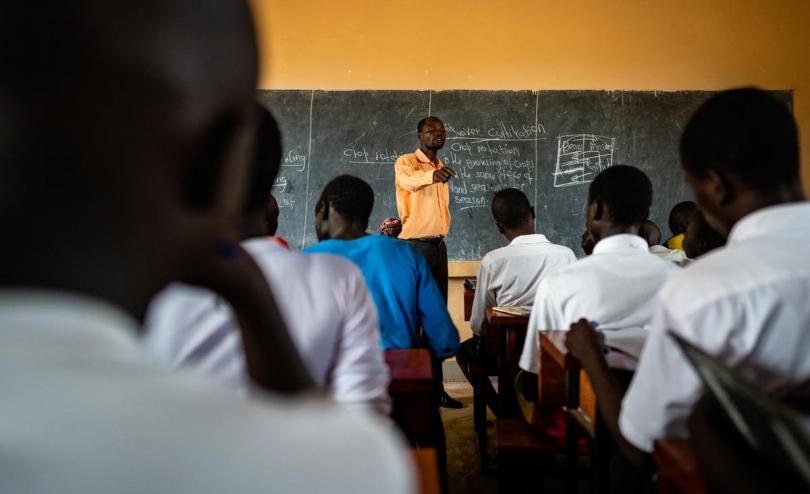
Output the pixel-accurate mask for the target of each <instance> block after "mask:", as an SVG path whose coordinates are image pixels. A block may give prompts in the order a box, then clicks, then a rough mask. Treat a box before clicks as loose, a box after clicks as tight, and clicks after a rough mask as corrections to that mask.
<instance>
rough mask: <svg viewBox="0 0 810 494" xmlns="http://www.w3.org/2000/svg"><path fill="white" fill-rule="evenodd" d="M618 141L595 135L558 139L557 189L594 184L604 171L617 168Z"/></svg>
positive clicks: (565, 136) (555, 172)
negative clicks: (616, 143)
mask: <svg viewBox="0 0 810 494" xmlns="http://www.w3.org/2000/svg"><path fill="white" fill-rule="evenodd" d="M615 142H616V139H615V138H613V137H604V136H598V135H594V134H571V135H564V136H560V137H558V138H557V167H556V169H555V170H554V187H570V186H572V185H581V184H587V183H589V182H592V181H593V179H594V177H596V175H597V174H598V173H599V172H601V171H602V170H604V169H606V168H608V167H609V166H611V165H613V147H614V144H615Z"/></svg>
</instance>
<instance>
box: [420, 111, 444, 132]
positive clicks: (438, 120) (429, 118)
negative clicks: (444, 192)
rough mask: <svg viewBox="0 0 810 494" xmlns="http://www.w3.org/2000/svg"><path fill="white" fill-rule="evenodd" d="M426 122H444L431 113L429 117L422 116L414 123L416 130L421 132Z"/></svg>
mask: <svg viewBox="0 0 810 494" xmlns="http://www.w3.org/2000/svg"><path fill="white" fill-rule="evenodd" d="M428 122H439V123H441V124H443V123H444V122H442V119H441V118H439V117H434V116H433V115H431V116H429V117H425V118H423V119H422V120H420V121H419V123H418V124H416V132H422V129H423V128H424V127H425V125H427V124H428Z"/></svg>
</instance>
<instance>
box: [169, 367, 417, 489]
mask: <svg viewBox="0 0 810 494" xmlns="http://www.w3.org/2000/svg"><path fill="white" fill-rule="evenodd" d="M165 379H166V380H167V381H168V382H167V386H165V389H166V390H167V392H166V393H164V394H163V396H162V401H163V402H164V403H165V404H166V406H165V407H158V409H161V410H163V411H164V413H165V414H166V415H174V414H177V415H175V416H174V417H166V420H164V421H169V422H174V421H175V420H176V419H177V418H178V416H179V415H181V414H183V412H182V411H183V410H185V411H186V412H187V413H191V414H194V415H195V416H199V417H200V420H194V421H183V422H185V423H186V425H183V426H180V427H172V429H173V430H176V431H177V429H184V430H183V431H182V434H184V435H186V436H187V437H188V438H195V437H197V436H198V437H199V438H206V439H205V441H210V440H211V438H212V437H214V438H216V437H219V439H221V440H222V441H223V444H227V445H229V446H228V448H229V451H226V452H222V451H220V452H217V453H212V454H213V455H214V456H217V455H222V456H231V457H232V458H231V459H230V460H229V462H230V463H231V464H236V465H241V467H243V468H246V469H247V468H250V469H251V470H252V469H254V468H255V467H256V466H259V465H261V464H262V463H265V462H264V461H263V460H261V458H266V456H267V453H268V450H269V451H272V450H274V449H275V450H276V451H278V453H279V454H283V455H284V457H285V458H287V460H288V461H289V462H292V463H293V464H295V465H297V466H298V467H302V468H294V469H293V470H294V471H297V472H303V471H304V470H306V469H305V468H303V467H304V466H306V465H308V464H310V463H311V461H312V460H313V458H317V457H318V456H320V457H321V460H322V461H325V462H330V464H332V465H334V464H335V462H336V463H338V464H340V467H339V469H340V471H346V473H347V475H348V474H349V473H351V474H352V475H364V474H363V473H362V472H361V471H360V470H361V469H364V468H367V467H368V466H369V462H371V463H373V464H374V468H375V469H376V470H378V471H379V472H385V475H394V477H395V478H394V479H391V480H386V479H383V477H384V475H382V474H380V475H374V474H365V479H364V481H365V482H368V481H373V482H375V483H376V484H377V485H378V487H380V488H383V487H389V488H390V487H392V486H393V487H395V488H396V490H395V491H396V492H406V491H405V490H404V488H403V486H409V485H410V482H411V480H410V478H409V475H408V468H407V465H408V459H407V458H406V457H405V455H404V452H405V451H406V449H405V447H404V445H403V444H402V443H401V441H400V440H399V439H398V438H397V437H396V436H395V435H394V434H392V433H391V431H390V430H389V429H388V428H387V427H386V426H385V425H384V424H381V423H380V422H379V421H378V420H376V419H374V418H373V417H369V416H366V415H364V414H356V413H354V412H351V411H348V410H344V409H341V408H340V407H338V406H335V405H333V404H331V403H329V402H327V401H325V400H323V399H319V398H302V399H281V398H276V397H264V398H262V399H253V398H249V399H244V397H240V396H238V395H236V394H234V393H232V392H231V390H227V389H225V388H221V387H218V386H214V385H211V384H209V383H208V382H202V381H203V380H204V378H202V377H201V376H197V375H189V374H188V373H186V375H184V376H182V375H181V376H166V378H165ZM167 410H168V412H166V411H167ZM200 414H202V415H200ZM315 426H317V427H315ZM196 429H205V430H196ZM195 430H196V431H195ZM177 432H180V431H177ZM177 435H178V436H179V435H180V434H177ZM192 440H193V442H199V441H198V439H192ZM313 442H317V443H318V444H319V445H320V447H319V448H317V450H318V451H315V452H313V450H312V448H311V447H308V446H307V445H311V444H313ZM214 449H216V448H214ZM223 453H229V454H223ZM312 455H314V456H312ZM271 456H272V454H271ZM251 457H255V458H251ZM336 458H340V459H336ZM244 462H247V463H244ZM350 463H358V464H357V465H354V466H353V465H351V464H350ZM402 465H405V467H404V468H403V466H402ZM266 468H267V465H266V464H265V469H266ZM269 468H270V469H271V470H272V469H274V468H275V467H274V466H271V467H269ZM343 469H346V470H343ZM243 472H244V473H246V474H249V475H256V473H257V472H256V471H249V472H248V471H246V470H243ZM274 473H275V475H276V476H277V477H284V476H285V475H296V474H294V473H289V472H287V473H286V474H285V473H284V472H283V471H282V470H279V469H276V471H275V472H274ZM268 476H271V477H272V475H268ZM288 478H289V480H290V481H293V482H294V483H296V484H298V485H309V486H310V487H311V488H313V489H315V491H320V492H324V491H325V490H326V489H327V487H328V486H326V485H323V486H320V487H319V483H320V482H321V480H317V479H316V480H314V481H312V482H311V483H308V481H307V480H306V479H304V478H303V477H302V478H298V479H292V478H290V477H288ZM275 480H278V478H276V479H275ZM346 482H347V483H348V484H351V485H353V484H357V483H359V482H360V481H359V480H358V481H355V480H350V479H346ZM321 487H322V488H323V490H321ZM356 487H357V488H358V490H361V487H360V486H359V485H358V486H356ZM380 492H382V491H380Z"/></svg>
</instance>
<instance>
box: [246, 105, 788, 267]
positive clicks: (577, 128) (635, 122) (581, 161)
mask: <svg viewBox="0 0 810 494" xmlns="http://www.w3.org/2000/svg"><path fill="white" fill-rule="evenodd" d="M712 94H714V93H712V92H707V91H678V92H651V91H650V92H642V91H465V90H453V91H436V92H433V91H298V90H269V91H267V90H263V91H259V99H260V101H262V102H263V103H264V104H265V105H266V106H267V107H268V108H270V110H271V111H272V112H273V114H274V115H275V116H276V118H277V119H278V120H279V123H280V126H281V129H282V133H283V135H284V155H283V163H282V165H283V166H282V169H281V173H280V174H279V177H278V179H277V180H276V183H275V184H274V186H273V193H274V195H275V196H276V198H277V199H278V202H279V207H280V209H281V217H280V219H279V224H280V226H279V234H280V235H282V236H284V237H285V238H287V240H288V241H289V242H290V243H291V245H295V246H297V247H304V246H306V245H311V244H312V243H314V242H315V241H316V239H315V232H314V228H313V224H314V219H313V216H314V208H315V203H316V201H317V199H318V196H319V195H320V193H321V190H322V189H323V187H324V186H325V185H326V183H327V182H329V181H330V180H331V179H332V178H334V177H335V176H337V175H340V174H344V173H348V174H351V175H355V176H358V177H361V178H363V179H364V180H366V181H367V182H369V183H370V184H371V186H372V187H373V188H374V190H375V206H374V211H373V213H372V217H371V222H370V225H369V230H370V231H376V226H377V225H378V224H379V223H380V222H381V221H382V220H383V219H385V218H387V217H395V216H397V209H396V196H395V189H394V162H395V161H396V159H397V158H398V157H399V156H400V155H402V154H404V153H412V152H414V151H415V150H416V148H417V146H418V142H417V139H416V123H417V122H418V121H419V120H420V119H421V118H423V117H425V116H427V115H436V116H438V117H439V118H441V119H442V120H443V121H444V123H445V128H446V130H447V139H446V143H445V146H444V149H442V151H441V152H440V153H439V156H440V158H441V159H442V160H443V161H444V163H445V164H447V165H448V166H451V167H453V168H454V169H455V170H456V172H458V174H459V177H458V178H456V179H453V180H451V181H450V182H449V185H450V202H451V204H450V212H451V215H452V226H451V230H450V234H449V235H448V238H447V246H448V254H449V257H450V259H453V260H475V259H480V258H481V257H482V256H483V255H484V254H486V253H487V252H488V251H489V250H491V249H494V248H497V247H500V246H503V245H505V244H506V240H505V239H504V238H503V237H502V236H501V235H500V234H499V233H498V232H497V230H496V228H495V225H494V222H493V220H492V217H491V214H490V212H489V207H490V203H491V200H492V196H493V194H494V193H495V192H496V191H498V190H500V189H503V188H505V187H516V188H518V189H520V190H522V191H524V192H525V193H526V195H527V196H528V197H529V200H530V201H531V202H532V204H533V205H534V206H535V211H536V213H537V219H536V223H535V226H536V228H537V231H538V232H539V233H543V234H545V235H546V236H547V237H548V238H549V239H550V240H551V241H553V242H557V243H562V244H564V245H567V246H569V247H571V248H573V249H575V251H577V252H579V237H580V235H581V233H582V231H583V229H584V210H585V201H586V197H587V184H588V183H589V182H591V181H592V180H593V178H594V177H595V176H596V175H597V174H598V173H599V172H600V171H602V170H604V169H605V168H607V167H609V166H612V165H613V164H618V163H622V164H629V165H634V166H637V167H638V168H640V169H642V170H644V171H645V172H646V173H647V174H648V175H649V176H650V179H651V180H652V182H653V187H654V205H653V209H652V214H651V218H652V219H653V221H655V222H656V223H658V224H659V226H661V229H662V231H663V232H664V234H665V235H666V233H667V231H668V228H667V223H666V219H667V216H668V214H669V210H670V208H671V207H672V206H673V205H674V204H675V203H676V202H679V201H682V200H687V199H690V192H689V191H688V189H687V187H686V185H685V184H684V183H683V180H682V179H681V174H680V164H679V159H678V142H679V139H680V134H681V129H682V128H683V125H684V124H685V123H686V121H687V119H688V118H689V116H690V115H691V114H692V112H694V110H695V109H696V108H697V107H698V106H699V105H700V103H702V102H703V101H704V100H705V99H706V98H708V97H709V96H710V95H712ZM775 94H776V95H777V96H778V97H779V98H780V99H782V100H783V101H785V102H786V103H787V104H788V105H791V104H792V93H791V92H790V91H780V92H776V93H775Z"/></svg>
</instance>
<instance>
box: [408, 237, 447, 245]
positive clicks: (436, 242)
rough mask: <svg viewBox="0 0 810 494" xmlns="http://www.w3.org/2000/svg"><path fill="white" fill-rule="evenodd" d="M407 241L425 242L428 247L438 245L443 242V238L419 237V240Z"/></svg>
mask: <svg viewBox="0 0 810 494" xmlns="http://www.w3.org/2000/svg"><path fill="white" fill-rule="evenodd" d="M409 240H416V241H417V242H425V243H426V244H430V245H439V244H440V243H442V242H444V237H421V238H411V239H409Z"/></svg>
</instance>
